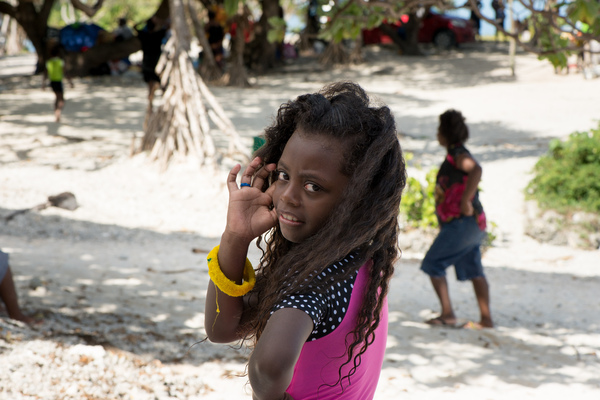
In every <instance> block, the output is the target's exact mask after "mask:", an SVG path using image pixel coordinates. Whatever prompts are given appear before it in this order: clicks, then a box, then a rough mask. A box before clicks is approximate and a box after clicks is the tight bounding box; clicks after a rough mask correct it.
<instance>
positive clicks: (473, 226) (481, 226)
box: [421, 110, 494, 329]
mask: <svg viewBox="0 0 600 400" xmlns="http://www.w3.org/2000/svg"><path fill="white" fill-rule="evenodd" d="M468 138H469V128H468V127H467V125H466V124H465V118H464V117H463V115H462V114H461V113H460V112H459V111H456V110H448V111H446V112H444V113H443V114H442V115H440V124H439V127H438V131H437V139H438V142H439V143H440V145H441V146H443V147H445V148H446V149H447V151H448V153H447V155H446V159H445V160H444V162H443V163H442V165H441V167H440V170H439V172H438V175H437V178H436V187H435V203H436V208H435V212H436V215H437V217H438V221H439V224H440V232H439V234H438V236H437V237H436V239H435V240H434V242H433V244H432V245H431V247H430V249H429V250H428V251H427V254H425V258H424V259H423V263H422V264H421V270H423V272H425V273H426V274H427V275H429V277H430V279H431V283H432V285H433V288H434V290H435V293H436V295H437V296H438V299H439V301H440V305H441V308H442V311H441V313H440V315H439V316H438V317H436V318H432V319H430V320H428V321H426V322H427V323H428V324H430V325H449V326H454V325H455V324H456V316H455V315H454V310H453V309H452V302H451V301H450V293H449V291H448V282H447V281H446V268H448V267H449V266H450V265H454V269H455V272H456V278H457V279H458V280H459V281H466V280H470V281H471V282H473V289H474V290H475V296H476V298H477V304H478V306H479V310H480V312H481V319H480V320H479V322H469V323H467V324H466V325H465V326H464V327H468V328H476V329H480V328H492V327H493V326H494V323H493V322H492V316H491V313H490V294H489V286H488V282H487V279H486V278H485V275H484V273H483V265H482V264H481V251H480V246H481V243H482V242H483V239H484V238H485V237H486V233H485V228H486V219H485V213H484V212H483V207H482V206H481V202H480V201H479V192H478V190H477V186H478V185H479V181H480V180H481V173H482V170H481V166H480V165H479V164H478V163H477V161H476V160H475V159H474V158H473V157H472V156H471V153H469V150H467V148H466V147H465V142H466V141H467V139H468Z"/></svg>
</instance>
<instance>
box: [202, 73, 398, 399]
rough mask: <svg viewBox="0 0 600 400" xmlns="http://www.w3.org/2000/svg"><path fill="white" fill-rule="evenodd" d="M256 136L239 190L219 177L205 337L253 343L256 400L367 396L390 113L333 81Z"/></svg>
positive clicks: (390, 206) (388, 206)
mask: <svg viewBox="0 0 600 400" xmlns="http://www.w3.org/2000/svg"><path fill="white" fill-rule="evenodd" d="M265 138H266V143H265V145H264V146H262V147H261V148H260V149H259V150H258V151H257V152H256V158H255V159H254V160H253V161H252V162H251V163H250V165H249V166H248V167H247V168H246V169H245V170H244V172H243V173H242V176H241V183H240V186H239V187H238V185H237V183H236V178H237V175H238V173H239V172H240V171H241V166H240V165H236V166H235V167H234V168H233V169H232V170H231V172H230V173H229V176H228V178H227V185H228V189H229V195H230V198H229V207H228V213H227V225H226V228H225V231H224V233H223V235H222V237H221V243H220V245H219V246H217V247H216V248H215V249H213V251H211V253H210V254H209V255H208V263H209V275H210V277H211V282H210V283H209V287H208V291H207V295H206V306H205V329H206V332H207V336H208V338H209V339H210V340H211V341H213V342H219V343H227V342H232V341H237V340H240V339H241V340H244V341H251V343H252V344H253V351H252V354H251V356H250V361H249V364H248V375H249V380H250V384H251V386H252V391H253V398H254V399H257V400H258V399H260V400H262V399H296V400H300V399H357V400H358V399H360V400H365V399H370V398H372V397H373V395H374V393H375V389H376V386H377V381H378V378H379V373H380V370H381V366H382V363H383V357H384V352H385V344H386V338H387V300H386V298H387V293H388V288H389V281H390V278H391V276H392V273H393V271H394V266H393V265H394V262H395V261H396V259H397V257H398V254H399V252H398V219H397V217H398V210H399V206H400V198H401V194H402V189H403V188H404V185H405V182H406V176H405V175H406V172H405V171H406V170H405V163H404V159H403V156H402V150H401V148H400V143H399V141H398V137H397V134H396V127H395V122H394V118H393V117H392V114H391V112H390V110H389V108H388V107H386V106H372V105H371V104H370V101H369V97H368V96H367V94H366V93H365V91H364V90H363V89H362V88H361V87H360V86H358V85H356V84H353V83H346V82H343V83H335V84H332V85H330V86H327V87H325V88H324V89H323V90H322V91H321V92H319V93H313V94H305V95H302V96H299V97H298V98H297V99H295V100H293V101H290V102H288V103H285V104H283V105H282V106H281V107H280V108H279V111H278V113H277V117H276V120H275V122H274V123H273V125H271V126H270V127H268V128H267V129H266V131H265ZM254 239H257V245H258V246H259V247H260V248H261V249H262V257H261V260H260V264H259V266H258V269H257V271H256V275H255V271H254V269H253V267H252V265H251V264H250V262H249V261H248V260H247V258H246V256H247V252H248V247H249V245H250V243H251V242H252V241H253V240H254Z"/></svg>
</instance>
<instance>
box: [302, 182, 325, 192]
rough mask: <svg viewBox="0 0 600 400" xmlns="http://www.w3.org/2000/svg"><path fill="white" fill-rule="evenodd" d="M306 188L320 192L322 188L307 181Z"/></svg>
mask: <svg viewBox="0 0 600 400" xmlns="http://www.w3.org/2000/svg"><path fill="white" fill-rule="evenodd" d="M304 188H305V189H306V190H308V191H309V192H318V191H320V190H321V187H320V186H318V185H315V184H314V183H307V184H306V185H304Z"/></svg>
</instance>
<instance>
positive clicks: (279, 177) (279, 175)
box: [275, 171, 288, 181]
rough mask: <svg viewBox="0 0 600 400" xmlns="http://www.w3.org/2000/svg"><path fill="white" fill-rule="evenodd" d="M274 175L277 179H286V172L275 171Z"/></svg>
mask: <svg viewBox="0 0 600 400" xmlns="http://www.w3.org/2000/svg"><path fill="white" fill-rule="evenodd" d="M275 176H276V177H277V180H278V181H287V180H288V174H286V173H285V172H283V171H276V174H275Z"/></svg>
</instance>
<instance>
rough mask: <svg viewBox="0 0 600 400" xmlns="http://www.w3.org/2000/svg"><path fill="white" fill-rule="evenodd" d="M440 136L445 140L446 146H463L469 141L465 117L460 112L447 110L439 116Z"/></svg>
mask: <svg viewBox="0 0 600 400" xmlns="http://www.w3.org/2000/svg"><path fill="white" fill-rule="evenodd" d="M438 129H439V132H440V134H441V135H442V136H443V137H444V138H445V139H446V140H447V142H448V145H452V144H463V143H465V142H466V141H467V140H468V139H469V128H468V127H467V124H465V117H463V115H462V113H461V112H460V111H456V110H447V111H446V112H444V113H443V114H441V115H440V126H439V128H438Z"/></svg>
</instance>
